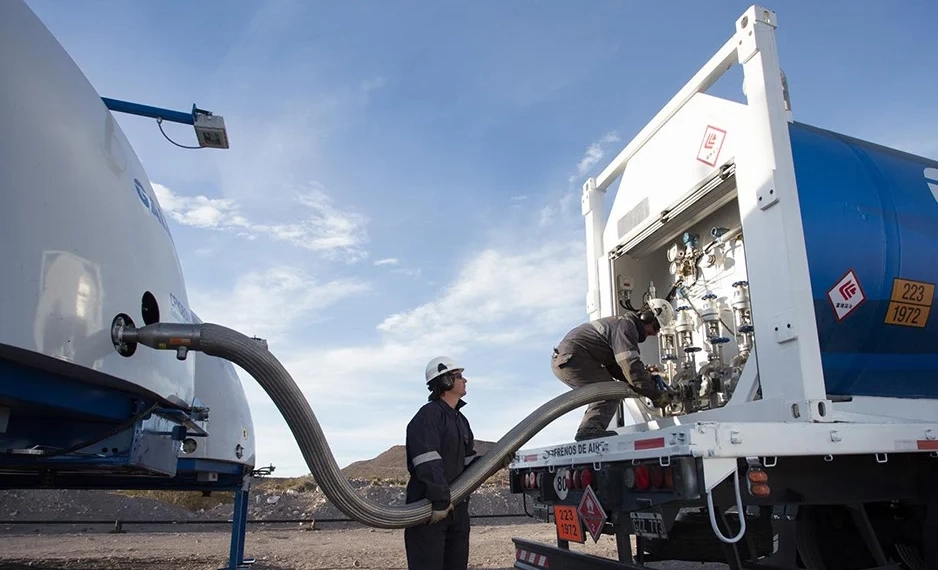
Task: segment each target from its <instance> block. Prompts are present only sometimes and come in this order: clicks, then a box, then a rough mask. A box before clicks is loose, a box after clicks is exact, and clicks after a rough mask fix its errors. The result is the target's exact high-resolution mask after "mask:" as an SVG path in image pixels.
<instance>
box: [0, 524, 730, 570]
mask: <svg viewBox="0 0 938 570" xmlns="http://www.w3.org/2000/svg"><path fill="white" fill-rule="evenodd" d="M199 526H201V525H199ZM22 530H25V529H20V530H19V531H16V532H11V531H5V532H3V533H2V534H0V544H2V545H3V546H2V548H0V570H27V569H29V570H117V569H120V570H126V569H135V570H156V569H160V570H166V569H174V570H215V569H217V568H222V567H224V565H225V564H226V562H227V557H228V556H227V555H228V541H229V534H228V532H227V530H223V529H219V528H217V527H216V528H214V529H211V530H206V529H199V530H197V529H196V528H192V529H189V528H187V529H186V532H139V530H130V531H128V532H126V533H124V534H110V533H107V532H106V530H94V529H90V528H89V529H88V530H87V531H86V532H84V533H61V532H59V533H53V534H47V533H45V532H32V533H24V532H21V531H22ZM512 537H521V538H525V539H530V540H536V541H540V542H545V543H548V544H553V543H554V538H555V534H554V528H553V525H550V524H543V523H529V524H521V525H489V524H486V523H484V522H473V527H472V534H471V539H470V540H471V546H470V559H469V566H470V567H471V568H475V569H479V570H509V569H511V568H512V564H513V563H514V558H515V551H514V545H513V544H512V542H511V539H512ZM571 548H572V549H573V550H578V551H583V552H589V553H591V554H597V555H601V556H605V557H613V558H614V557H615V540H614V539H613V538H612V537H609V536H603V537H601V538H600V540H599V542H598V543H597V544H593V542H592V539H587V543H586V544H584V545H578V544H573V545H571ZM245 556H246V557H248V558H250V557H253V558H255V559H256V560H257V562H256V563H255V564H254V566H253V568H255V569H256V570H288V569H289V570H340V569H354V570H379V569H381V570H391V569H406V567H407V566H406V563H405V557H404V547H403V531H402V530H383V529H369V528H360V527H359V528H347V529H323V530H309V527H308V526H307V527H305V529H303V528H298V527H296V526H292V527H287V528H262V527H259V528H251V529H249V531H248V534H247V538H246V545H245ZM649 567H652V568H662V569H668V570H691V569H693V570H717V569H724V568H726V566H724V565H721V564H698V563H676V562H670V563H668V562H665V563H653V564H650V565H649Z"/></svg>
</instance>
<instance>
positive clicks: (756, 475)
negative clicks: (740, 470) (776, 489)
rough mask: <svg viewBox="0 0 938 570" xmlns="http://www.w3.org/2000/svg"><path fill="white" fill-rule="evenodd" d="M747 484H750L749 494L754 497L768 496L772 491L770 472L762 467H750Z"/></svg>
mask: <svg viewBox="0 0 938 570" xmlns="http://www.w3.org/2000/svg"><path fill="white" fill-rule="evenodd" d="M746 484H747V485H748V486H749V494H750V495H752V496H753V497H768V496H769V494H770V493H771V492H772V489H771V488H770V487H769V474H768V473H766V472H765V471H763V470H762V468H761V467H750V468H749V470H748V471H746Z"/></svg>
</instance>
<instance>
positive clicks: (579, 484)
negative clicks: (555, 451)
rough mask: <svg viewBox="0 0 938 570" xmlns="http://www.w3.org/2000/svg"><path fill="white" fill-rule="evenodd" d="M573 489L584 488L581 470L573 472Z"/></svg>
mask: <svg viewBox="0 0 938 570" xmlns="http://www.w3.org/2000/svg"><path fill="white" fill-rule="evenodd" d="M573 488H574V489H582V488H583V483H582V481H580V470H579V469H574V470H573Z"/></svg>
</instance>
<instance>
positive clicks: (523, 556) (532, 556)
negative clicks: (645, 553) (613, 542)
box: [511, 538, 648, 570]
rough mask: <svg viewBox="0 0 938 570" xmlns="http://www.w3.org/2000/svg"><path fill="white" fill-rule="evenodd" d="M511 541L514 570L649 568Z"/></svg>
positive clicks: (626, 569) (542, 545) (540, 543)
mask: <svg viewBox="0 0 938 570" xmlns="http://www.w3.org/2000/svg"><path fill="white" fill-rule="evenodd" d="M511 541H512V542H514V543H515V565H514V568H518V569H519V570H562V569H567V570H648V567H647V566H636V565H635V564H631V563H628V562H618V561H616V560H612V559H609V558H603V557H601V556H593V555H592V554H586V553H585V552H575V551H572V550H567V549H564V548H558V547H556V546H551V545H549V544H544V543H543V542H534V541H531V540H523V539H520V538H513V539H511Z"/></svg>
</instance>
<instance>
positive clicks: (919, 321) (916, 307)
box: [883, 277, 935, 328]
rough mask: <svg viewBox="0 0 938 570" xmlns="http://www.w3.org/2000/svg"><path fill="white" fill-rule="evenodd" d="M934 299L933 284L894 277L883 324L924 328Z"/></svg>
mask: <svg viewBox="0 0 938 570" xmlns="http://www.w3.org/2000/svg"><path fill="white" fill-rule="evenodd" d="M934 298H935V284H934V283H927V282H925V281H911V280H909V279H902V278H901V277H896V278H895V279H893V280H892V294H891V295H890V297H889V306H888V307H886V316H885V318H884V319H883V322H884V323H886V324H887V325H898V326H903V327H915V328H924V327H925V324H926V323H927V322H928V315H929V314H930V313H931V305H932V301H933V300H934Z"/></svg>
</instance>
